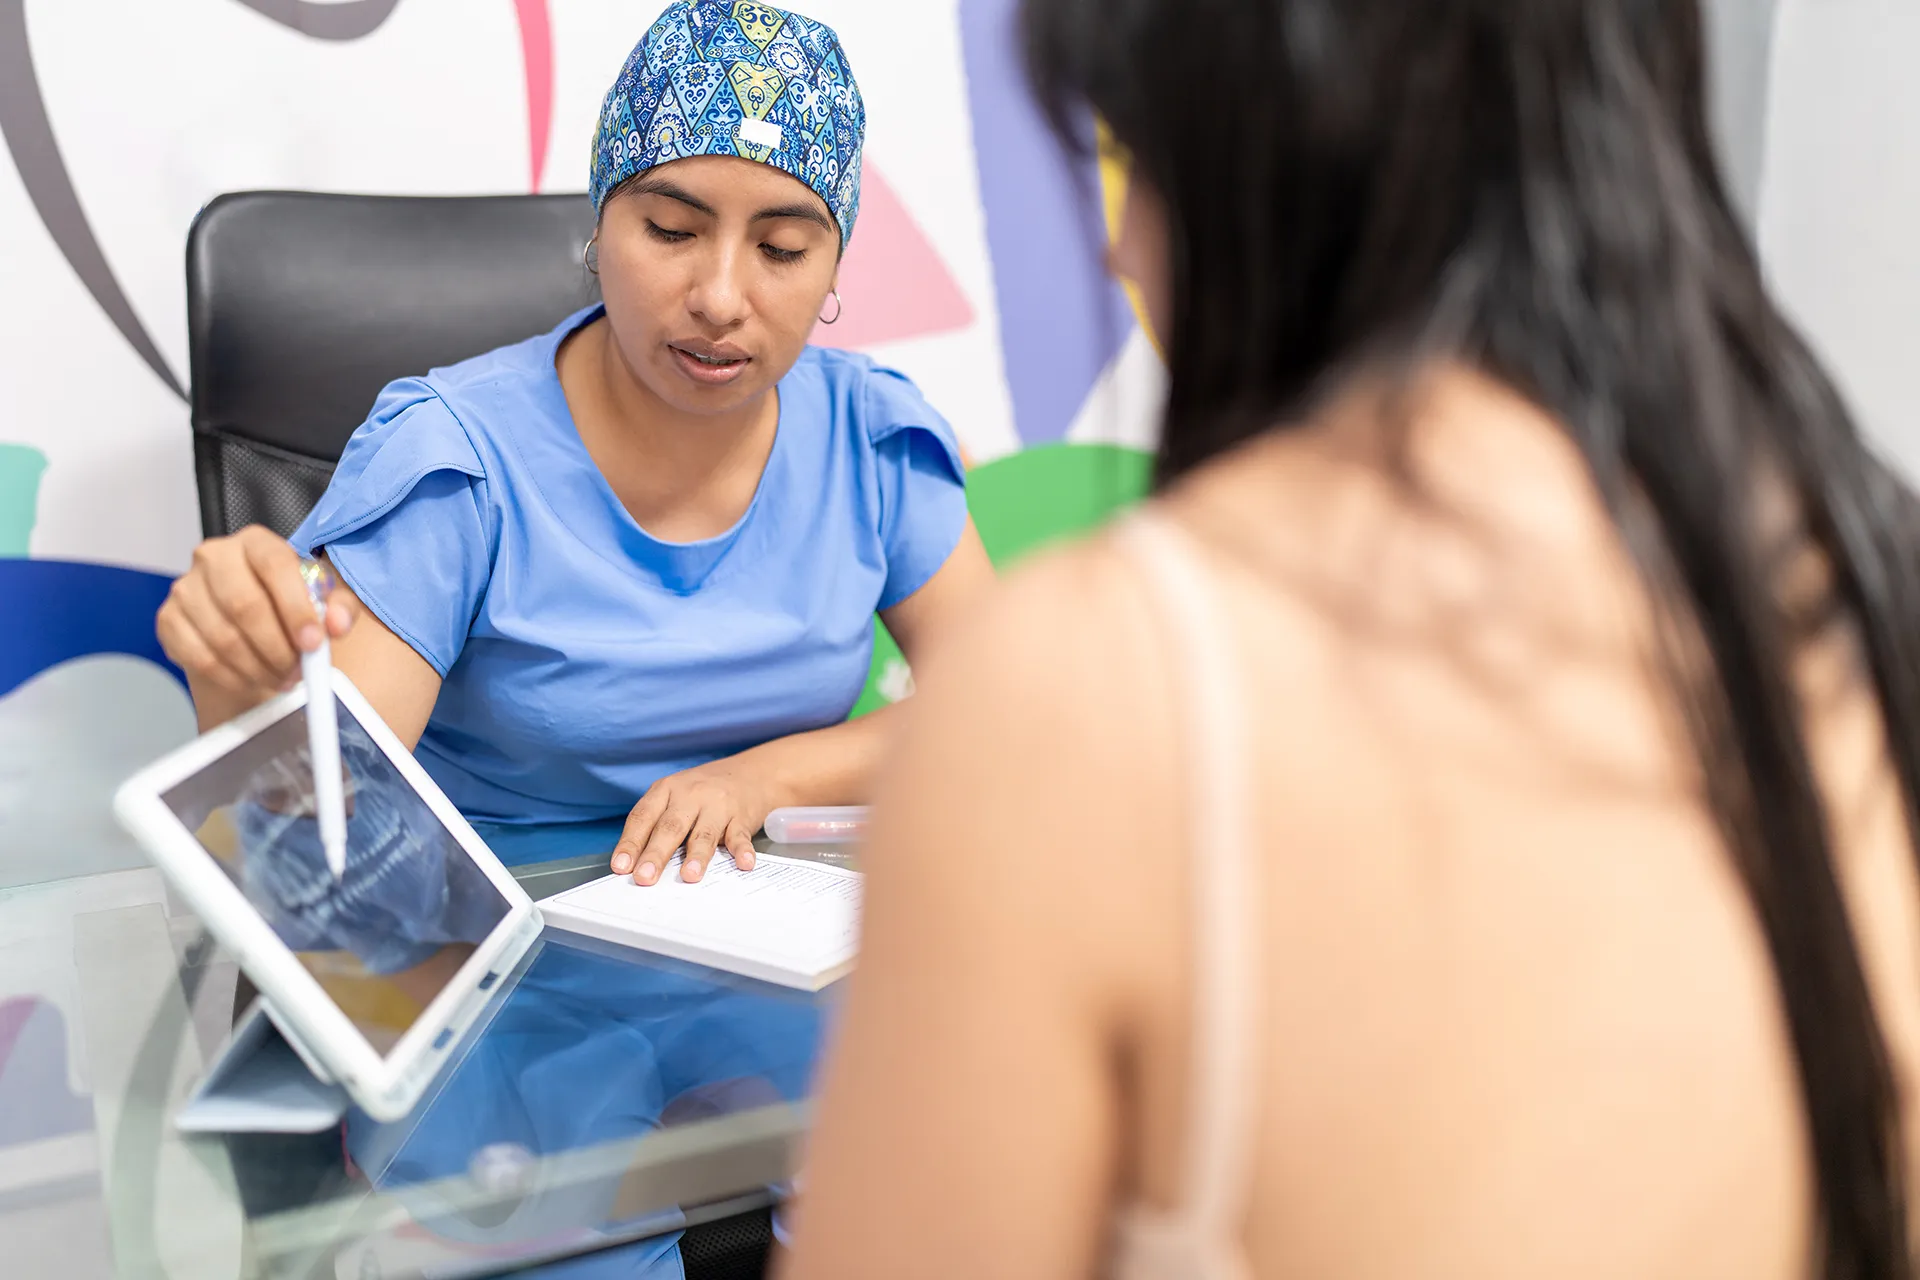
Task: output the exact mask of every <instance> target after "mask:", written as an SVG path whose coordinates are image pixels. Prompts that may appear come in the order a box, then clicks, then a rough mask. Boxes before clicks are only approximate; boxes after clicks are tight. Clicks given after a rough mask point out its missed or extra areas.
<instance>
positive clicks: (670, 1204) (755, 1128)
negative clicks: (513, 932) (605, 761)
mask: <svg viewBox="0 0 1920 1280" xmlns="http://www.w3.org/2000/svg"><path fill="white" fill-rule="evenodd" d="M483 834H484V835H485V836H486V838H487V839H488V842H489V844H490V845H492V846H493V847H494V848H495V849H496V851H497V852H499V853H500V854H501V856H502V857H503V859H504V860H506V861H508V862H509V863H510V864H518V865H514V867H513V870H514V874H515V876H516V878H517V879H519V880H520V881H521V882H522V883H523V884H524V885H525V886H526V888H527V890H528V892H529V893H530V894H531V895H532V896H533V897H534V898H535V899H536V900H538V899H541V898H544V897H548V896H551V895H552V894H555V893H558V892H561V891H562V890H564V889H567V888H571V887H572V886H574V885H576V884H580V883H584V882H586V881H588V880H591V879H593V878H596V877H598V876H601V875H604V874H606V859H607V850H608V849H609V848H610V847H611V844H612V840H613V838H615V836H617V828H608V827H606V826H604V824H603V825H602V826H600V827H599V828H598V829H585V828H565V829H561V828H546V829H540V828H533V829H521V830H502V829H490V830H486V831H484V832H483ZM762 847H763V848H765V847H767V846H766V845H765V844H764V842H762ZM779 852H781V853H784V854H790V855H798V856H803V857H810V858H815V859H818V860H821V861H831V862H836V863H841V864H850V863H852V862H853V861H854V856H853V854H852V853H851V851H850V850H847V849H845V848H841V847H835V846H781V847H780V848H779ZM23 897H24V898H26V899H27V901H25V902H24V903H23V902H22V901H20V899H22V898H23ZM23 907H24V908H25V909H26V910H27V911H30V912H31V913H32V918H34V919H36V920H38V921H39V927H40V928H41V931H42V933H43V934H44V935H46V936H44V937H42V938H39V939H27V940H26V941H25V943H24V944H21V945H16V944H15V940H14V939H12V938H9V939H8V941H7V942H6V943H4V944H0V965H4V964H6V963H7V961H8V960H9V959H11V960H12V961H14V962H15V967H16V968H18V967H19V964H20V962H22V961H23V959H30V958H32V957H34V956H38V957H39V959H40V960H42V961H46V962H48V963H49V964H51V965H52V967H51V968H50V969H49V973H50V974H52V973H53V972H54V970H59V971H60V972H59V974H56V975H55V976H68V977H69V981H70V989H68V990H67V991H65V992H64V993H63V995H64V997H65V998H64V999H62V1000H60V1001H57V1002H55V1003H57V1004H59V1005H60V1006H61V1008H63V1009H64V1011H65V1014H66V1018H67V1020H69V1021H72V1022H76V1023H77V1024H78V1025H75V1026H69V1027H66V1028H64V1029H65V1031H66V1032H67V1039H68V1041H69V1042H70V1043H71V1044H73V1045H75V1046H77V1047H78V1049H79V1051H80V1056H82V1057H83V1058H84V1061H83V1062H80V1063H78V1064H77V1065H79V1066H80V1067H81V1068H82V1069H81V1070H79V1071H73V1070H72V1069H71V1068H72V1066H74V1065H76V1064H73V1063H67V1064H66V1065H67V1066H68V1067H69V1071H68V1074H69V1075H70V1076H73V1077H78V1078H77V1079H70V1080H59V1079H48V1080H46V1081H43V1082H41V1083H42V1085H43V1086H44V1087H42V1088H41V1089H40V1090H39V1092H38V1094H37V1095H36V1096H37V1097H39V1098H40V1099H41V1101H40V1102H39V1103H37V1104H36V1105H35V1107H33V1108H32V1110H33V1111H34V1112H35V1114H36V1115H37V1116H38V1117H39V1118H40V1120H42V1121H46V1120H48V1119H49V1117H50V1116H51V1112H52V1111H57V1110H58V1109H59V1108H60V1107H63V1106H64V1107H67V1108H68V1109H69V1110H71V1111H73V1112H74V1115H73V1116H70V1117H68V1121H69V1122H68V1123H66V1124H65V1125H64V1127H63V1126H62V1125H60V1124H48V1123H41V1124H40V1126H39V1127H40V1128H42V1129H56V1130H62V1131H61V1132H58V1133H50V1134H48V1135H46V1136H40V1137H35V1136H34V1134H33V1133H32V1132H29V1131H30V1130H32V1129H33V1128H34V1125H33V1123H31V1122H28V1123H26V1124H24V1125H23V1124H22V1123H21V1121H22V1117H20V1116H13V1117H0V1251H7V1250H9V1241H17V1242H19V1247H20V1248H21V1249H23V1250H24V1253H22V1252H10V1256H12V1257H13V1258H14V1260H15V1262H16V1263H22V1264H25V1266H26V1269H25V1270H23V1271H21V1272H17V1273H16V1272H13V1271H12V1269H11V1268H9V1267H0V1271H5V1272H7V1273H8V1274H23V1275H38V1274H43V1273H45V1274H56V1273H55V1272H43V1271H42V1270H41V1269H40V1268H39V1267H38V1266H36V1265H34V1264H35V1263H36V1261H38V1262H40V1263H45V1262H48V1261H51V1262H55V1263H59V1264H60V1265H61V1269H60V1270H59V1271H58V1272H57V1274H60V1275H61V1276H62V1277H63V1280H90V1277H91V1276H93V1275H96V1274H115V1275H120V1276H173V1277H200V1276H221V1277H224V1276H301V1277H308V1276H326V1277H342V1278H345V1277H354V1278H359V1277H373V1276H380V1277H387V1276H409V1275H431V1276H450V1277H451V1276H465V1275H487V1274H496V1273H498V1272H501V1271H504V1270H509V1269H519V1268H523V1267H527V1266H529V1265H533V1264H537V1263H540V1262H544V1261H549V1260H553V1259H559V1258H565V1257H571V1256H575V1255H577V1254H580V1253H583V1252H588V1251H593V1250H600V1249H605V1248H608V1247H611V1246H616V1245H622V1244H625V1243H627V1242H633V1241H653V1242H655V1243H654V1245H653V1246H651V1247H653V1248H655V1249H657V1250H659V1251H665V1250H667V1249H669V1248H670V1247H671V1243H672V1240H673V1238H674V1237H673V1234H672V1233H675V1232H678V1231H679V1230H681V1229H683V1228H685V1227H688V1226H693V1225H697V1224H699V1223H702V1222H706V1221H710V1220H713V1219H718V1218H723V1217H728V1216H732V1215H734V1214H738V1213H741V1212H743V1211H746V1210H750V1209H753V1208H756V1207H760V1206H765V1205H767V1204H769V1203H772V1202H773V1201H775V1200H776V1199H777V1197H778V1195H779V1193H780V1190H781V1187H782V1186H783V1184H784V1183H785V1181H786V1179H787V1178H788V1177H789V1176H790V1175H791V1171H792V1167H793V1161H794V1158H795V1152H796V1150H797V1146H798V1142H799V1140H800V1139H801V1138H802V1136H803V1135H804V1133H805V1131H806V1126H807V1122H808V1116H809V1111H810V1108H809V1101H808V1097H809V1091H810V1089H811V1084H812V1076H813V1069H814V1065H815V1062H816V1059H817V1056H818V1052H819V1048H820V1045H821V1043H822V1040H823V1038H824V1033H825V1023H826V1021H827V1018H828V1016H829V1015H830V1012H831V1009H832V1006H833V1004H834V1002H835V999H836V992H835V989H833V988H829V989H828V990H826V991H824V992H821V993H818V994H815V993H807V992H798V991H792V990H788V989H785V988H781V987H776V986H771V985H768V984H765V983H760V982H756V981H753V980H750V979H745V978H739V977H735V976H733V975H730V974H725V973H721V972H719V971H716V970H712V969H707V968H703V967H700V966H695V965H690V964H686V963H683V962H680V961H675V960H669V959H666V958H664V957H656V956H651V955H648V954H646V953H642V952H637V951H633V950H629V949H624V948H616V947H612V946H609V945H607V944H604V943H599V942H596V941H593V940H590V939H585V938H580V937H575V936H572V935H568V934H563V933H558V932H555V931H551V930H550V931H549V932H548V933H547V934H546V935H544V936H543V937H542V939H541V940H540V942H539V943H538V944H537V945H536V946H535V947H534V948H533V950H532V951H530V952H529V953H528V955H527V956H526V957H525V958H524V959H523V960H522V962H521V963H520V964H519V965H518V966H517V967H516V968H515V970H514V971H513V972H512V973H511V974H509V975H507V976H506V977H505V978H504V979H503V980H502V982H501V983H500V984H499V990H498V995H497V996H496V998H495V999H494V1000H493V1001H492V1002H491V1003H490V1005H489V1010H488V1013H487V1015H486V1016H485V1017H484V1018H482V1019H481V1020H479V1021H478V1022H476V1023H475V1024H474V1025H473V1026H471V1027H469V1028H467V1029H466V1031H465V1033H464V1034H463V1036H462V1041H461V1043H460V1044H459V1045H458V1046H457V1047H456V1048H455V1049H454V1051H453V1052H452V1053H451V1054H450V1055H449V1059H448V1063H447V1065H446V1067H445V1068H444V1069H443V1070H442V1071H441V1072H440V1074H439V1076H438V1078H437V1079H436V1080H435V1082H434V1084H433V1086H432V1087H431V1088H430V1089H429V1090H428V1092H427V1094H426V1096H425V1097H423V1099H422V1100H421V1102H420V1104H419V1105H418V1106H417V1107H416V1108H415V1109H414V1111H413V1112H412V1113H411V1114H410V1115H408V1116H407V1117H405V1118H404V1119H402V1120H400V1121H397V1122H394V1123H391V1124H376V1123H374V1122H372V1121H371V1120H370V1119H369V1118H367V1117H366V1116H365V1115H363V1114H360V1113H358V1112H354V1113H352V1114H350V1115H349V1118H348V1120H347V1122H346V1123H345V1124H344V1125H342V1126H339V1127H338V1128H335V1129H331V1130H329V1131H327V1132H325V1133H322V1134H318V1135H266V1134H253V1135H228V1136H211V1135H194V1134H186V1133H181V1132H179V1131H178V1130H177V1129H176V1128H175V1126H174V1124H173V1117H174V1114H175V1113H176V1112H177V1111H178V1109H179V1107H180V1105H181V1104H182V1103H183V1102H184V1101H185V1100H186V1099H187V1098H188V1097H189V1095H190V1094H191V1093H192V1091H193V1089H194V1088H195V1086H197V1085H198V1084H199V1083H200V1081H201V1080H202V1079H203V1078H204V1076H205V1074H206V1070H207V1067H208V1065H209V1063H211V1062H212V1061H213V1060H214V1058H215V1056H216V1055H217V1053H218V1051H219V1049H220V1047H221V1045H222V1044H223V1042H224V1040H225V1036H226V1034H227V1032H228V1030H229V1029H230V1027H231V1026H232V1024H233V1022H234V1018H235V1014H236V1011H237V1010H236V1006H237V1004H238V1001H237V1000H236V977H237V974H236V970H235V967H234V965H233V963H232V961H231V960H230V959H228V958H227V957H225V956H224V955H223V954H222V953H221V951H220V949H219V948H218V946H217V945H216V944H215V943H214V942H213V941H212V940H211V939H210V937H209V936H208V935H207V933H206V932H205V930H204V928H203V927H202V926H201V925H200V923H199V921H198V920H197V919H195V918H194V917H193V916H192V915H191V913H190V912H188V911H186V910H185V908H184V907H183V906H182V905H181V904H180V903H179V902H178V901H177V899H175V898H174V897H173V896H172V895H171V894H170V893H169V892H167V890H166V888H165V886H164V884H162V883H158V882H157V879H156V873H154V872H152V871H150V870H137V871H125V872H117V873H111V874H107V875H100V876H92V877H82V878H78V879H75V880H70V881H65V882H59V883H55V884H50V885H40V886H28V887H23V888H21V889H17V890H14V891H11V893H10V894H7V893H0V920H4V919H5V918H6V916H5V912H6V910H7V909H12V910H13V911H14V912H15V916H14V917H13V918H25V916H24V915H23V914H22V908H23ZM61 913H64V915H65V917H66V918H65V921H64V923H65V926H66V927H65V936H64V937H59V938H57V939H56V938H54V936H53V935H55V934H56V933H58V932H59V930H58V929H57V927H56V926H57V925H59V924H60V923H61V922H60V921H57V920H54V919H53V918H52V917H54V916H56V915H59V914H61ZM69 939H70V943H69V945H70V947H71V951H70V953H69V954H70V956H71V969H70V975H69V974H68V972H67V970H66V969H65V966H63V965H60V964H57V963H53V962H55V961H57V960H59V959H60V957H59V955H58V953H59V952H60V951H61V950H62V949H63V947H62V943H66V942H68V940H69ZM49 942H51V945H50V946H48V945H46V944H47V943H49ZM36 944H38V945H37V949H35V950H28V949H27V948H28V947H35V946H36ZM56 985H57V984H56ZM21 1003H22V1002H20V1001H0V1097H4V1098H5V1099H6V1100H10V1101H17V1100H18V1099H19V1097H20V1096H22V1095H21V1093H20V1090H19V1089H17V1088H11V1089H10V1088H7V1087H6V1086H8V1085H10V1084H17V1083H18V1081H17V1080H14V1079H12V1077H14V1076H16V1075H17V1074H18V1072H17V1070H16V1069H17V1068H18V1067H19V1066H20V1063H21V1062H22V1061H23V1060H25V1059H24V1058H23V1053H22V1051H23V1050H28V1051H32V1050H36V1045H35V1044H29V1043H27V1041H28V1040H30V1039H31V1038H32V1036H33V1035H35V1034H38V1035H40V1036H41V1039H42V1040H44V1039H45V1038H46V1035H45V1029H44V1028H42V1029H41V1031H39V1032H36V1031H35V1022H36V1019H37V1018H38V1017H39V1015H38V1011H37V1010H36V1009H34V1008H28V1009H26V1010H25V1012H24V1013H23V1012H22V1011H21V1010H20V1008H19V1007H18V1006H19V1005H20V1004H21ZM39 1020H41V1021H44V1019H39ZM14 1024H18V1025H14ZM47 1047H48V1046H46V1045H44V1044H42V1045H38V1046H37V1048H38V1049H45V1048H47ZM9 1050H12V1051H13V1052H12V1054H11V1058H9V1053H8V1051H9ZM31 1056H32V1055H31V1054H30V1053H29V1054H27V1055H26V1057H31ZM36 1060H38V1059H36ZM43 1074H44V1072H43ZM56 1074H57V1073H56ZM89 1102H90V1104H91V1105H90V1108H89V1107H88V1103H89ZM88 1109H90V1110H91V1113H92V1115H91V1117H90V1118H91V1121H92V1124H91V1126H90V1132H85V1133H81V1132H79V1131H78V1130H77V1125H78V1121H79V1119H80V1118H81V1116H82V1113H83V1112H84V1111H86V1110H88ZM9 1125H10V1126H11V1128H14V1129H20V1130H22V1132H21V1134H16V1135H13V1136H14V1137H16V1138H21V1139H23V1140H21V1141H15V1142H13V1143H11V1144H9V1143H8V1142H7V1137H8V1132H7V1131H8V1128H9ZM89 1149H90V1151H89ZM89 1154H91V1156H92V1158H91V1159H88V1158H87V1157H88V1156H89ZM102 1228H104V1234H105V1236H106V1246H107V1247H106V1248H105V1249H101V1248H100V1247H99V1242H98V1241H97V1240H89V1239H88V1238H87V1236H88V1235H89V1234H90V1233H91V1234H98V1233H100V1232H101V1231H102ZM62 1233H64V1234H62ZM61 1241H65V1242H66V1243H65V1244H64V1245H62V1244H61ZM103 1255H104V1258H105V1260H106V1261H107V1263H108V1268H109V1269H107V1270H103V1269H102V1268H101V1265H100V1262H99V1261H97V1260H96V1259H100V1258H101V1257H102V1256H103Z"/></svg>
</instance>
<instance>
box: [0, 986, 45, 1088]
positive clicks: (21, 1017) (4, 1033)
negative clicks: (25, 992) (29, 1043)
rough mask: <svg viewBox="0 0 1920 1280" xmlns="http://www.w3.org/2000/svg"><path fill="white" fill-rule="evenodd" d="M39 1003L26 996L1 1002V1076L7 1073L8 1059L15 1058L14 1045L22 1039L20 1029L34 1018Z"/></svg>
mask: <svg viewBox="0 0 1920 1280" xmlns="http://www.w3.org/2000/svg"><path fill="white" fill-rule="evenodd" d="M39 1003H40V1002H39V1001H38V1000H34V999H30V998H28V997H26V996H20V997H17V998H15V999H12V1000H7V1001H0V1074H4V1073H5V1072H6V1069H7V1059H8V1058H11V1057H12V1056H13V1045H14V1042H15V1041H16V1040H18V1039H19V1038H20V1029H21V1028H22V1027H24V1026H26V1025H27V1019H28V1018H30V1017H32V1016H33V1011H34V1009H35V1007H37V1006H38V1005H39Z"/></svg>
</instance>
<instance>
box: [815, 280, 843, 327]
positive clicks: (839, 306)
mask: <svg viewBox="0 0 1920 1280" xmlns="http://www.w3.org/2000/svg"><path fill="white" fill-rule="evenodd" d="M846 309H847V304H846V303H844V302H842V301H841V300H840V291H839V290H838V289H835V290H834V291H833V319H831V320H829V319H827V318H826V317H825V316H821V317H820V323H821V324H839V323H840V313H841V312H843V311H845V310H846Z"/></svg>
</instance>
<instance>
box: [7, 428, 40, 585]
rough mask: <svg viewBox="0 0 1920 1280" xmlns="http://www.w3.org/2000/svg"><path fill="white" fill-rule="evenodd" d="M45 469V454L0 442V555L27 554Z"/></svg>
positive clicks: (29, 448) (19, 445) (27, 447)
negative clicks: (41, 479)
mask: <svg viewBox="0 0 1920 1280" xmlns="http://www.w3.org/2000/svg"><path fill="white" fill-rule="evenodd" d="M46 470H47V455H46V454H44V453H42V452H40V451H39V450H38V449H35V448H32V447H30V446H28V445H24V444H3V443H0V556H16V557H18V556H25V555H26V554H27V543H28V542H29V541H31V539H32V537H33V522H34V520H35V518H36V516H37V515H38V513H39V500H40V477H41V476H42V475H44V474H45V473H46Z"/></svg>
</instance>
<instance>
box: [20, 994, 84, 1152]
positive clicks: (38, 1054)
mask: <svg viewBox="0 0 1920 1280" xmlns="http://www.w3.org/2000/svg"><path fill="white" fill-rule="evenodd" d="M8 1032H11V1034H10V1035H9V1034H7V1033H8ZM0 1037H4V1038H0V1146H11V1145H14V1144H16V1143H22V1142H38V1141H40V1140H42V1139H45V1138H58V1137H61V1136H63V1135H65V1134H69V1133H84V1132H86V1131H87V1130H89V1129H91V1128H93V1104H92V1103H91V1102H89V1101H88V1100H87V1099H86V1098H85V1097H83V1096H81V1095H79V1094H76V1093H75V1092H74V1091H73V1090H72V1088H71V1087H70V1086H69V1085H68V1084H67V1023H66V1019H65V1018H63V1017H61V1016H60V1010H59V1009H58V1008H56V1007H55V1006H54V1005H52V1004H50V1003H49V1002H47V1001H45V1000H35V999H32V998H27V997H23V998H18V999H14V1000H9V1001H6V1002H5V1003H4V1004H0Z"/></svg>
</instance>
